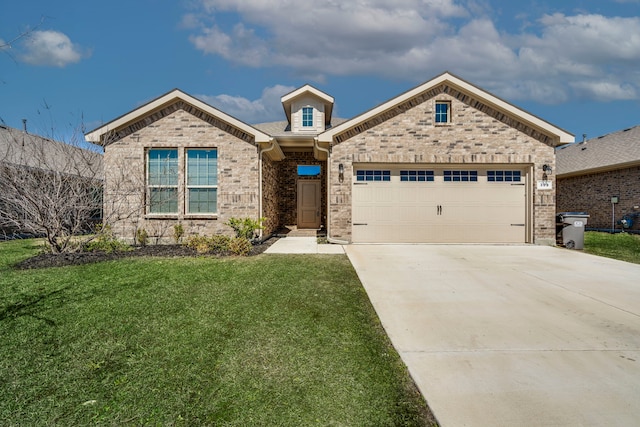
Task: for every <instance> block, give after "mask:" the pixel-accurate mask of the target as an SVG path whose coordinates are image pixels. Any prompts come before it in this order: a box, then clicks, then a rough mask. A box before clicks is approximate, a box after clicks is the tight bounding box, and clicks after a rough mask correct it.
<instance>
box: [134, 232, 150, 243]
mask: <svg viewBox="0 0 640 427" xmlns="http://www.w3.org/2000/svg"><path fill="white" fill-rule="evenodd" d="M148 240H149V233H147V230H145V229H144V228H138V229H137V230H136V242H138V244H139V245H140V246H147V241H148Z"/></svg>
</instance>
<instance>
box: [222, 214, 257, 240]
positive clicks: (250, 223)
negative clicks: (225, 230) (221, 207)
mask: <svg viewBox="0 0 640 427" xmlns="http://www.w3.org/2000/svg"><path fill="white" fill-rule="evenodd" d="M265 220H266V218H258V220H257V221H255V220H253V219H251V218H229V221H227V222H225V225H228V226H229V227H231V228H232V229H233V231H234V232H235V233H236V237H244V238H245V239H249V240H253V238H254V237H255V233H256V230H262V229H263V228H264V227H263V225H262V223H263V222H264V221H265Z"/></svg>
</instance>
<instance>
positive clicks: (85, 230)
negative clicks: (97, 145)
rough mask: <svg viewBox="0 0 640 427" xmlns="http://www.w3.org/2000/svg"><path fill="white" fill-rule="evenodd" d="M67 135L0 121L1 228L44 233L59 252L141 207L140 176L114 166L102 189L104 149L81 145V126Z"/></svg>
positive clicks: (79, 244)
mask: <svg viewBox="0 0 640 427" xmlns="http://www.w3.org/2000/svg"><path fill="white" fill-rule="evenodd" d="M70 139H71V140H70V141H69V142H67V143H65V142H59V141H54V140H52V139H48V138H43V137H39V136H36V135H31V134H29V133H27V132H26V130H24V131H20V130H17V129H12V128H8V127H5V126H0V232H4V233H5V234H6V233H15V232H22V233H29V234H33V235H38V236H39V235H42V236H44V237H45V238H46V240H47V243H48V245H49V246H50V248H51V251H52V252H54V253H63V252H70V251H74V250H77V249H80V248H82V247H83V246H84V245H86V243H88V242H89V241H91V240H92V239H94V238H95V237H96V231H97V230H96V227H95V226H96V225H97V224H98V223H102V224H105V225H113V224H116V223H118V221H121V220H123V219H128V218H130V217H132V216H133V217H137V216H139V215H140V213H141V212H144V209H145V197H144V194H145V192H144V188H145V182H144V177H143V176H137V175H135V176H132V175H130V174H126V173H124V172H123V171H125V170H127V169H126V168H125V167H123V165H120V166H118V165H116V167H113V168H111V170H110V171H108V172H107V173H108V174H109V177H110V179H109V186H108V188H105V187H104V185H103V182H104V170H103V162H102V154H101V153H98V152H96V151H92V150H87V149H86V148H81V143H82V142H83V141H84V136H83V135H82V133H81V132H79V131H78V132H76V133H75V134H74V135H73V136H72V137H71V138H70ZM107 139H108V138H107ZM122 161H127V160H126V159H123V160H122ZM103 194H107V195H108V197H107V198H105V201H103ZM107 229H108V227H100V228H99V230H103V231H107Z"/></svg>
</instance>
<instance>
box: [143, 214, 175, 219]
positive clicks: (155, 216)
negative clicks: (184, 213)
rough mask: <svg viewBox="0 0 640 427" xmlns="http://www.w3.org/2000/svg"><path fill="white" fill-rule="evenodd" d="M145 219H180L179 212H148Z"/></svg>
mask: <svg viewBox="0 0 640 427" xmlns="http://www.w3.org/2000/svg"><path fill="white" fill-rule="evenodd" d="M144 219H178V214H177V213H176V214H146V215H145V216H144Z"/></svg>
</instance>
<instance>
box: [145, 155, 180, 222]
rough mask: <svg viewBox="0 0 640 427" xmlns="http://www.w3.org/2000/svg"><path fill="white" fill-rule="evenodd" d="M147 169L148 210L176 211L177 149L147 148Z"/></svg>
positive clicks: (151, 211) (152, 211) (155, 211)
mask: <svg viewBox="0 0 640 427" xmlns="http://www.w3.org/2000/svg"><path fill="white" fill-rule="evenodd" d="M147 171H148V175H147V185H148V188H149V212H150V213H178V150H176V149H153V150H149V152H148V163H147Z"/></svg>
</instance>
